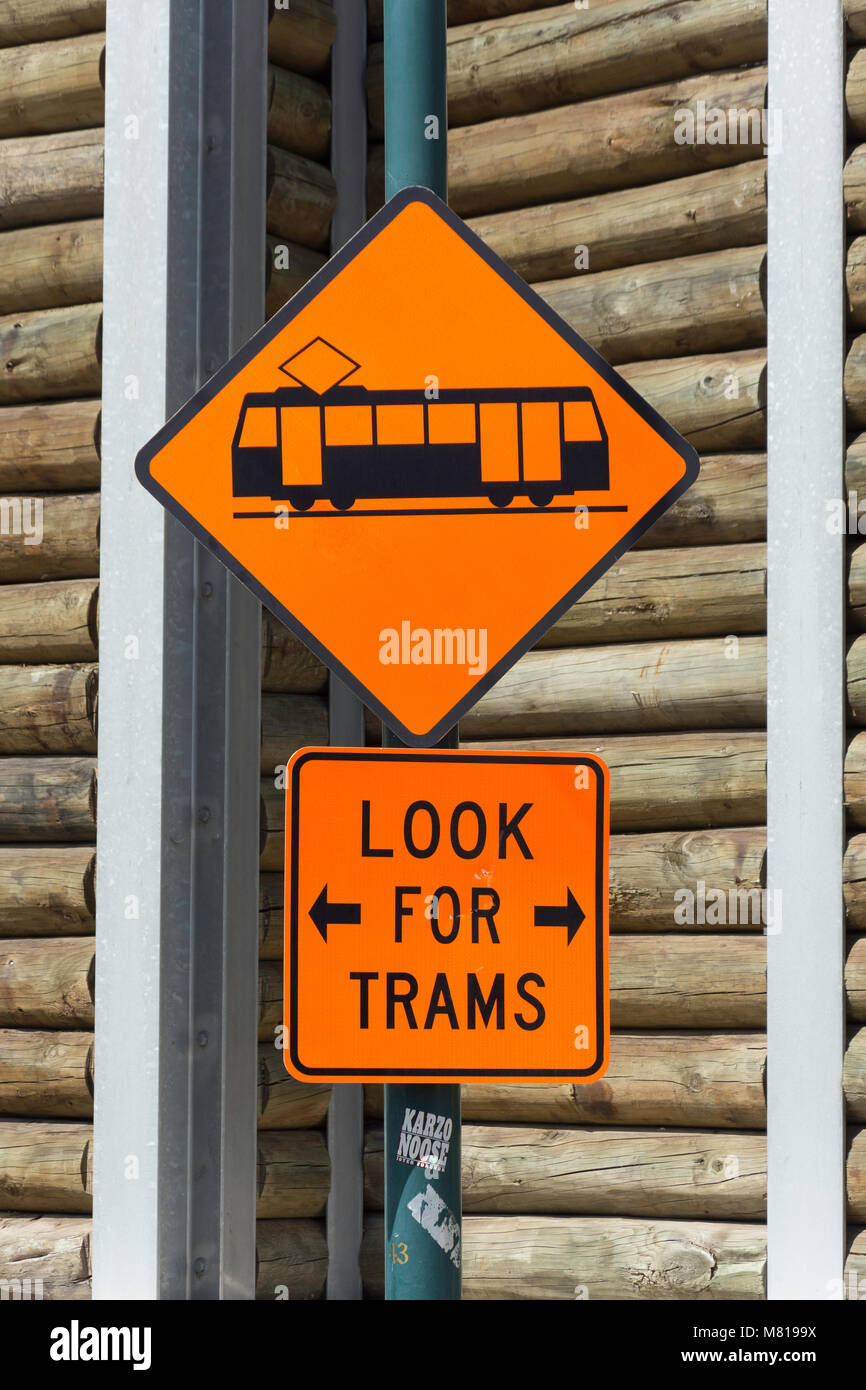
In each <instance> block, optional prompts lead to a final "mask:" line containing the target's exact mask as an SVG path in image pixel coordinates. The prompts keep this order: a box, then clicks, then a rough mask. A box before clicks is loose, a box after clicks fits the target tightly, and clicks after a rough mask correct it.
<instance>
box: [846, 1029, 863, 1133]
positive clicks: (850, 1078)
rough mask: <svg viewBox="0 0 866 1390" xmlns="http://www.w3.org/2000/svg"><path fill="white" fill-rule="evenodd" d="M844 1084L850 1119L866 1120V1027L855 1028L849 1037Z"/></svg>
mask: <svg viewBox="0 0 866 1390" xmlns="http://www.w3.org/2000/svg"><path fill="white" fill-rule="evenodd" d="M842 1085H843V1088H844V1091H845V1104H846V1107H847V1113H848V1119H849V1120H866V1028H857V1029H855V1030H854V1031H853V1032H852V1034H851V1037H850V1038H849V1039H848V1047H847V1049H846V1051H845V1065H844V1067H843V1070H842Z"/></svg>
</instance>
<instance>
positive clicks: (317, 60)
mask: <svg viewBox="0 0 866 1390" xmlns="http://www.w3.org/2000/svg"><path fill="white" fill-rule="evenodd" d="M336 33H337V17H336V14H335V13H334V6H333V4H332V0H291V3H290V4H288V5H278V6H276V5H274V4H273V3H272V4H271V18H270V28H269V30H268V56H269V57H270V58H272V59H273V61H274V62H275V63H281V64H282V65H283V67H286V68H290V69H291V70H292V72H305V73H322V72H324V71H325V70H326V68H327V66H328V62H329V60H330V56H331V48H332V46H333V43H334V39H335V37H336Z"/></svg>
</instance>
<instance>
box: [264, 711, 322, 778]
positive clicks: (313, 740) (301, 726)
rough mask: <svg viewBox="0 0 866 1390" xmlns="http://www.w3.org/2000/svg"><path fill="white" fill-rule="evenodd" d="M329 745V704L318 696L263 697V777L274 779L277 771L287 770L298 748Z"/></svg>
mask: <svg viewBox="0 0 866 1390" xmlns="http://www.w3.org/2000/svg"><path fill="white" fill-rule="evenodd" d="M327 742H328V703H327V700H325V699H323V698H322V697H321V696H319V695H270V694H269V695H265V696H263V698H262V751H261V771H262V773H263V775H264V774H270V775H271V776H273V775H274V773H275V771H276V769H277V768H284V767H285V766H286V764H287V763H288V761H289V758H290V757H291V756H292V754H293V753H295V752H297V750H298V749H299V748H311V747H322V746H323V745H325V744H327ZM283 785H284V786H285V784H283Z"/></svg>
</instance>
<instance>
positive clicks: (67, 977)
mask: <svg viewBox="0 0 866 1390" xmlns="http://www.w3.org/2000/svg"><path fill="white" fill-rule="evenodd" d="M93 982H94V945H93V940H92V938H89V937H80V938H76V937H66V938H58V939H57V940H45V939H42V940H37V939H28V938H26V937H23V938H21V939H19V940H15V941H13V940H8V939H6V940H4V941H2V942H0V1027H2V1028H63V1029H70V1028H71V1029H77V1028H92V1027H93Z"/></svg>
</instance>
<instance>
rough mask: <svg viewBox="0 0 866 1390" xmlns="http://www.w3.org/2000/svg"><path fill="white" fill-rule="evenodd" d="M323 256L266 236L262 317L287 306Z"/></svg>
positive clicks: (317, 266)
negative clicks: (266, 247)
mask: <svg viewBox="0 0 866 1390" xmlns="http://www.w3.org/2000/svg"><path fill="white" fill-rule="evenodd" d="M324 264H325V257H324V256H323V255H322V254H321V252H320V251H311V250H310V249H309V247H307V246H298V245H297V244H296V243H295V242H293V241H285V240H283V241H280V240H279V239H278V238H277V237H268V254H267V258H266V261H265V315H266V317H267V318H270V317H271V316H272V315H273V314H275V313H276V312H277V310H278V309H281V308H282V307H283V305H284V304H287V303H288V301H289V300H290V299H291V297H292V295H293V294H297V292H298V290H299V289H300V288H301V287H302V285H305V284H306V283H307V281H308V280H309V279H310V276H311V275H315V273H316V271H317V270H321V268H322V266H323V265H324Z"/></svg>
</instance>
